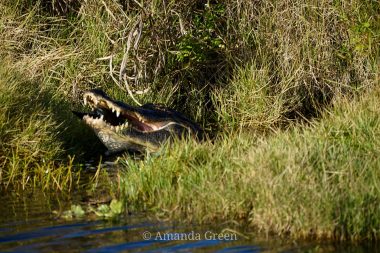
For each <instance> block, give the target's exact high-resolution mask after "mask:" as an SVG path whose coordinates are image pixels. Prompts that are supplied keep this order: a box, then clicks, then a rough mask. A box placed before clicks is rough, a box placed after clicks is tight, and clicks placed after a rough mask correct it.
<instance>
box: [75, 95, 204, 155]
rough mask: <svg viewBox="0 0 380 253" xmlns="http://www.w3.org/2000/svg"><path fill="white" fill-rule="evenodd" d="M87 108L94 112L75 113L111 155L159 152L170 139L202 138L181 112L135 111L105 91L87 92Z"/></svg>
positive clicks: (151, 107) (146, 108)
mask: <svg viewBox="0 0 380 253" xmlns="http://www.w3.org/2000/svg"><path fill="white" fill-rule="evenodd" d="M83 100H84V104H85V105H86V104H88V105H89V106H90V107H91V108H92V109H93V111H92V112H90V113H81V112H74V113H75V114H76V115H77V116H79V117H80V118H82V119H83V121H84V122H85V123H86V124H87V125H89V126H90V127H91V128H92V129H93V130H94V131H95V133H96V134H97V136H98V137H99V139H100V140H101V141H102V142H103V144H104V145H105V146H106V147H107V149H108V151H109V152H110V153H116V152H120V151H124V150H130V151H140V152H142V151H145V150H147V151H150V152H155V151H157V150H158V149H159V147H160V145H161V144H163V143H164V142H166V141H167V140H168V139H170V138H173V137H177V138H182V137H184V136H194V137H196V138H202V129H201V128H200V127H199V126H198V125H197V124H195V123H194V122H192V121H191V120H189V119H187V118H186V117H184V116H183V115H181V114H180V113H179V112H176V111H174V110H171V109H167V108H164V107H161V106H158V105H154V104H146V105H143V106H141V107H134V106H130V105H128V104H125V103H123V102H120V101H116V100H113V99H111V98H110V97H108V96H107V95H106V94H105V93H104V92H103V91H101V90H90V91H86V92H85V93H84V95H83Z"/></svg>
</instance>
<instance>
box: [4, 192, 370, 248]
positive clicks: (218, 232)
mask: <svg viewBox="0 0 380 253" xmlns="http://www.w3.org/2000/svg"><path fill="white" fill-rule="evenodd" d="M79 199H80V198H77V199H73V198H72V197H70V196H67V197H62V196H57V195H54V194H42V193H30V194H27V193H22V194H20V193H16V192H5V193H3V194H2V196H1V202H0V203H1V205H0V251H1V252H375V251H377V247H376V246H375V245H370V246H368V245H352V244H333V243H323V242H294V241H288V240H284V239H281V240H280V239H278V238H273V237H272V238H265V237H262V236H261V237H259V236H252V234H249V233H245V235H243V234H240V233H235V232H234V231H232V230H226V228H228V226H227V225H226V224H224V225H222V224H209V225H207V226H205V225H203V226H198V225H195V224H181V223H180V222H173V221H159V220H157V219H154V218H152V217H150V216H149V215H147V214H144V213H139V214H127V215H124V216H122V217H120V218H119V219H117V220H114V221H107V220H102V219H89V218H86V219H79V220H78V219H76V220H67V219H62V218H59V213H60V212H61V211H63V210H67V209H69V208H70V205H71V204H72V203H77V202H78V201H79ZM54 211H56V212H54ZM57 213H58V214H57ZM243 230H244V229H240V231H243ZM246 235H250V236H249V237H247V236H246ZM218 236H219V237H221V238H218Z"/></svg>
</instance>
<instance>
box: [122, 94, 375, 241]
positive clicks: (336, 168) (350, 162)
mask: <svg viewBox="0 0 380 253" xmlns="http://www.w3.org/2000/svg"><path fill="white" fill-rule="evenodd" d="M379 95H380V94H379V92H378V91H374V92H372V93H370V94H366V95H365V96H363V97H360V98H356V99H355V100H354V101H348V100H347V99H339V101H338V102H336V103H335V104H334V105H335V109H334V110H332V111H329V112H325V113H323V116H322V118H321V119H320V120H319V121H313V122H311V123H310V124H309V125H302V126H297V127H293V128H291V129H289V130H288V131H277V132H276V133H274V134H273V135H271V136H270V137H265V138H263V137H261V136H255V135H251V134H247V133H240V134H233V135H229V136H228V137H227V136H224V137H220V138H219V139H217V140H216V141H215V143H213V144H211V143H204V144H196V143H188V144H186V145H183V144H178V145H175V146H174V147H170V149H168V150H166V155H165V156H159V157H151V158H149V159H147V160H144V161H140V162H135V163H133V164H132V165H131V167H130V169H129V170H128V172H127V173H126V175H125V178H124V180H125V182H124V185H125V194H126V198H127V199H128V200H129V203H136V202H137V203H140V204H141V205H142V206H148V207H154V208H155V210H164V211H163V213H162V215H163V216H164V217H166V216H168V215H169V216H171V215H173V216H176V217H183V216H185V217H187V218H188V219H191V220H192V219H195V220H197V221H203V222H209V221H213V220H219V221H221V220H229V221H231V222H232V221H238V222H243V223H248V224H250V225H252V226H253V227H256V228H258V229H260V230H263V231H265V232H273V231H274V232H276V233H279V234H283V235H288V234H291V235H292V236H297V237H298V236H300V237H309V236H311V237H327V238H331V239H343V238H346V239H347V238H350V239H359V238H360V239H363V238H377V237H378V236H379V232H380V231H379V230H378V227H379V224H380V220H379V219H378V217H379V214H380V205H379V203H380V189H379V187H378V182H379V177H380V173H379V166H380V164H379V160H378V157H379V155H380V154H379V145H380V142H379V139H378V136H379V134H380V110H379V109H378V100H379Z"/></svg>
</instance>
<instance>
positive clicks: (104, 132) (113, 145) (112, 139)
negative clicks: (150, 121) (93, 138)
mask: <svg viewBox="0 0 380 253" xmlns="http://www.w3.org/2000/svg"><path fill="white" fill-rule="evenodd" d="M102 118H103V117H99V118H93V117H92V116H90V115H85V116H83V118H82V119H83V121H84V122H85V123H86V124H87V125H88V126H90V127H91V128H92V130H93V131H94V132H95V134H96V135H97V136H98V138H99V139H100V141H101V142H102V143H103V144H104V145H105V146H106V148H107V149H108V152H107V153H108V154H112V153H118V152H121V151H126V150H128V151H138V152H145V151H148V152H153V153H154V152H157V151H158V150H159V146H158V145H157V144H156V143H154V142H149V141H147V140H144V139H141V138H138V136H134V134H132V133H131V131H132V132H133V131H136V130H132V129H129V128H128V122H127V121H126V122H125V123H124V124H122V125H118V126H113V125H110V124H109V123H107V122H106V121H104V120H103V119H102ZM140 133H141V132H140Z"/></svg>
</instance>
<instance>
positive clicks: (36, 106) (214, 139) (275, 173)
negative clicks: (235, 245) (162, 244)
mask: <svg viewBox="0 0 380 253" xmlns="http://www.w3.org/2000/svg"><path fill="white" fill-rule="evenodd" d="M379 26H380V4H379V2H378V1H373V0H360V1H359V0H353V1H349V2H347V1H313V0H296V1H287V0H280V1H274V2H273V1H248V0H244V1H236V2H235V1H199V0H198V1H188V0H184V1H154V0H151V1H146V2H138V1H126V0H125V1H124V0H104V1H95V0H89V1H83V2H82V1H73V0H53V1H46V0H40V1H33V0H19V1H16V2H15V1H11V0H3V1H1V2H0V33H1V36H0V57H1V60H0V92H1V93H0V103H1V104H2V106H1V108H0V141H1V142H0V147H1V149H0V165H1V166H2V170H1V184H2V187H5V186H7V185H9V184H12V185H16V186H17V185H18V184H19V185H21V186H23V187H24V188H26V187H28V186H29V185H34V186H38V187H40V186H42V187H43V188H58V189H61V190H64V189H69V188H70V186H71V185H72V183H73V182H74V181H75V180H74V178H77V177H74V176H73V164H77V163H79V162H80V161H83V160H85V159H86V158H87V157H94V156H99V155H100V154H101V152H102V151H104V150H103V147H102V146H101V145H100V144H99V142H98V141H97V140H96V138H95V137H94V136H93V134H92V133H91V132H90V131H89V130H88V129H86V128H85V127H84V126H83V125H82V124H80V122H78V120H76V119H75V118H74V117H73V116H72V115H71V113H70V111H71V110H72V109H76V108H80V107H82V105H81V104H80V100H81V91H82V90H85V89H89V88H95V87H100V88H102V89H104V90H105V91H106V92H107V93H109V94H110V95H112V96H113V97H116V98H118V99H120V100H124V101H126V102H129V103H131V104H136V103H145V102H153V103H162V104H165V105H166V106H169V107H172V108H174V109H177V110H178V111H181V112H183V113H185V114H187V115H188V116H190V117H191V118H193V119H194V120H196V121H197V122H199V123H200V124H201V125H202V126H203V127H204V128H205V130H206V131H207V132H208V134H209V136H210V140H209V141H206V142H203V143H194V142H192V141H188V142H183V143H175V144H174V145H172V146H171V147H168V146H166V147H164V148H163V150H162V152H161V153H160V155H159V156H150V155H148V156H147V157H146V159H144V160H142V161H135V160H133V159H132V158H130V157H127V156H126V157H124V158H123V160H124V161H125V164H128V166H126V167H127V168H126V172H125V175H124V176H123V180H122V181H123V182H122V186H121V190H122V197H123V198H124V199H125V200H126V202H127V205H128V206H136V207H139V208H142V207H144V208H149V209H154V210H157V212H162V211H163V210H166V211H165V214H166V213H167V214H170V215H179V216H182V215H184V214H186V215H187V217H189V219H194V220H198V221H210V220H213V219H223V220H238V221H240V220H245V221H248V222H249V223H250V224H251V225H252V226H253V227H256V228H258V229H261V230H265V231H273V232H276V233H280V234H288V233H291V234H292V235H293V236H317V237H330V238H352V239H362V238H377V237H378V236H379V233H380V231H379V227H380V226H379V224H380V220H379V217H380V189H379V188H378V185H377V182H378V181H379V180H378V179H379V177H380V174H379V171H378V168H379V162H378V159H377V157H379V150H380V148H379V146H380V145H379V144H380V143H379V140H378V139H379V138H378V137H379V136H380V128H379V126H380V124H379V123H380V122H379V120H380V118H379V115H380V114H379V113H380V111H379V109H378V107H377V101H378V100H379V98H380V90H379V87H378V82H379V65H378V64H379V54H380V51H379V43H380V37H379V31H380V27H379ZM94 143H97V145H93V144H94ZM74 167H78V166H74ZM74 171H77V170H74ZM76 173H79V172H76Z"/></svg>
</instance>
